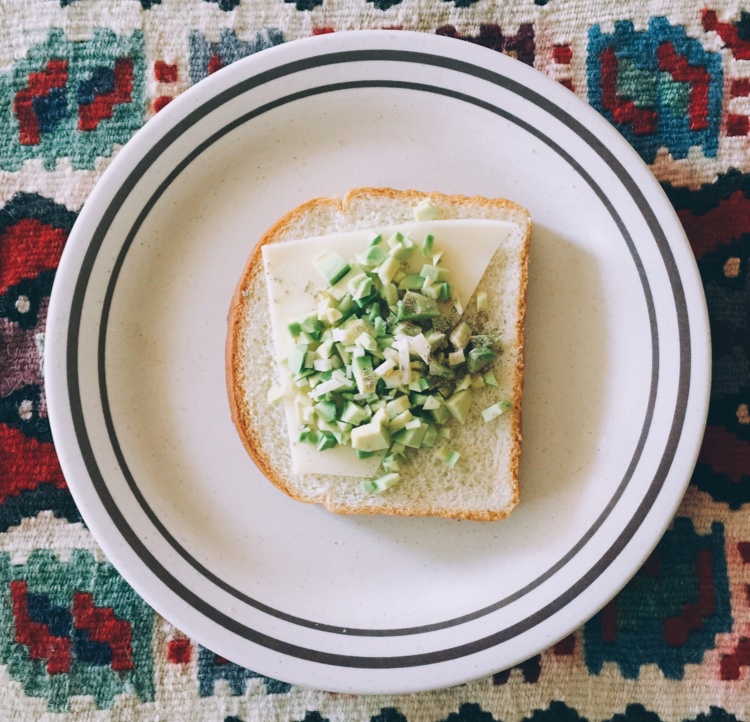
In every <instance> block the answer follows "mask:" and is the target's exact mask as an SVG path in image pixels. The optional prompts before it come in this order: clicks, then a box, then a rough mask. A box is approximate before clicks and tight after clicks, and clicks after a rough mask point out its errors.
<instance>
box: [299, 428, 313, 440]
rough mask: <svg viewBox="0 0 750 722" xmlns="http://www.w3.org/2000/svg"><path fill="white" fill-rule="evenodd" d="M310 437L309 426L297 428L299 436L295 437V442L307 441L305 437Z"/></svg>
mask: <svg viewBox="0 0 750 722" xmlns="http://www.w3.org/2000/svg"><path fill="white" fill-rule="evenodd" d="M309 435H310V427H309V426H300V428H299V435H298V436H297V441H300V442H302V441H307V437H308V436H309Z"/></svg>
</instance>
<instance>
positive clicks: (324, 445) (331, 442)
mask: <svg viewBox="0 0 750 722" xmlns="http://www.w3.org/2000/svg"><path fill="white" fill-rule="evenodd" d="M337 443H338V442H337V441H336V437H335V436H334V435H333V434H332V433H331V432H330V431H323V432H318V451H325V450H326V449H332V448H333V447H334V446H336V444H337Z"/></svg>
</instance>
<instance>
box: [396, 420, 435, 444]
mask: <svg viewBox="0 0 750 722" xmlns="http://www.w3.org/2000/svg"><path fill="white" fill-rule="evenodd" d="M426 433H427V424H425V423H422V424H420V425H419V428H417V429H402V430H401V431H399V432H398V433H397V434H394V436H393V440H394V441H397V442H398V443H399V444H403V445H404V446H408V447H409V448H411V449H418V448H419V447H420V446H421V445H422V441H423V440H424V436H425V434H426Z"/></svg>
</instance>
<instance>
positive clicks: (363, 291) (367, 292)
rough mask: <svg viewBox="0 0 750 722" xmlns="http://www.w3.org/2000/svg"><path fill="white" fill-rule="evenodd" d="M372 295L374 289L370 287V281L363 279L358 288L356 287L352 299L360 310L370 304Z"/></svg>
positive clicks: (369, 279)
mask: <svg viewBox="0 0 750 722" xmlns="http://www.w3.org/2000/svg"><path fill="white" fill-rule="evenodd" d="M373 293H374V287H373V285H372V279H371V278H365V279H364V280H363V281H361V282H360V284H359V286H357V289H356V290H355V291H354V293H353V294H352V298H353V299H354V302H355V303H356V304H357V306H359V307H360V308H362V307H363V306H365V305H366V304H368V303H369V302H370V300H371V298H372V295H373Z"/></svg>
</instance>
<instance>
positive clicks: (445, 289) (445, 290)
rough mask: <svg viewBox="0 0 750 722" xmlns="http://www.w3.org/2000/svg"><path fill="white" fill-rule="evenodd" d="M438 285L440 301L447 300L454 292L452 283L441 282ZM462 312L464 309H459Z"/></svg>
mask: <svg viewBox="0 0 750 722" xmlns="http://www.w3.org/2000/svg"><path fill="white" fill-rule="evenodd" d="M438 286H439V290H438V301H447V300H448V299H449V298H450V297H451V292H452V290H451V285H450V283H440V284H438ZM460 313H463V311H459V314H460Z"/></svg>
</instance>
